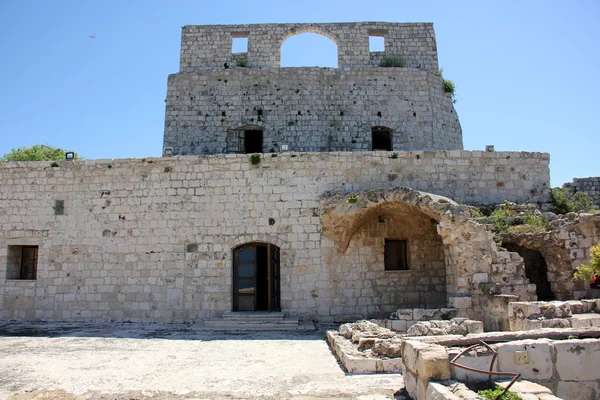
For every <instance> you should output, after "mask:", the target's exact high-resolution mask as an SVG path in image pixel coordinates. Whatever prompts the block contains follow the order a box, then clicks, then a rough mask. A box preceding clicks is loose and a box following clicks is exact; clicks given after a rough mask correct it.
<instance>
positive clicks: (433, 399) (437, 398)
mask: <svg viewBox="0 0 600 400" xmlns="http://www.w3.org/2000/svg"><path fill="white" fill-rule="evenodd" d="M425 399H426V400H461V398H460V397H458V396H456V395H455V394H454V393H452V392H451V391H450V390H449V389H448V388H447V387H446V386H445V385H442V384H441V383H437V382H429V384H428V385H427V394H426V395H425Z"/></svg>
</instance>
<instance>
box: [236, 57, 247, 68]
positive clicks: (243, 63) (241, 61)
mask: <svg viewBox="0 0 600 400" xmlns="http://www.w3.org/2000/svg"><path fill="white" fill-rule="evenodd" d="M235 65H236V66H238V67H241V68H246V67H247V66H248V59H247V58H245V57H244V58H240V59H239V60H237V61H236V62H235Z"/></svg>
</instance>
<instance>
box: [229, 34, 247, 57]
mask: <svg viewBox="0 0 600 400" xmlns="http://www.w3.org/2000/svg"><path fill="white" fill-rule="evenodd" d="M247 52H248V34H247V33H232V34H231V53H233V54H237V53H247Z"/></svg>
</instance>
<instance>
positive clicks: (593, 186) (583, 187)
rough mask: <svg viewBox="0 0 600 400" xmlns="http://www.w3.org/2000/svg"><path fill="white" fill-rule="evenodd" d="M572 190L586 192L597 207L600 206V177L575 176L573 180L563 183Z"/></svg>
mask: <svg viewBox="0 0 600 400" xmlns="http://www.w3.org/2000/svg"><path fill="white" fill-rule="evenodd" d="M563 186H564V187H566V188H569V190H571V191H572V192H583V193H586V194H587V195H588V196H589V197H590V199H591V200H592V201H593V202H594V206H595V207H596V208H600V177H599V176H596V177H590V178H574V179H573V182H571V183H565V184H564V185H563Z"/></svg>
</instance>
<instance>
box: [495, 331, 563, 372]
mask: <svg viewBox="0 0 600 400" xmlns="http://www.w3.org/2000/svg"><path fill="white" fill-rule="evenodd" d="M497 347H498V371H502V372H519V373H520V374H521V376H522V377H523V378H524V379H534V380H536V381H537V380H544V379H550V378H552V372H553V364H552V353H551V351H552V342H551V341H550V340H548V339H538V340H520V341H515V342H509V343H499V344H498V345H497ZM517 351H525V352H527V353H528V355H529V360H530V363H527V364H517V363H516V362H515V352H517Z"/></svg>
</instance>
